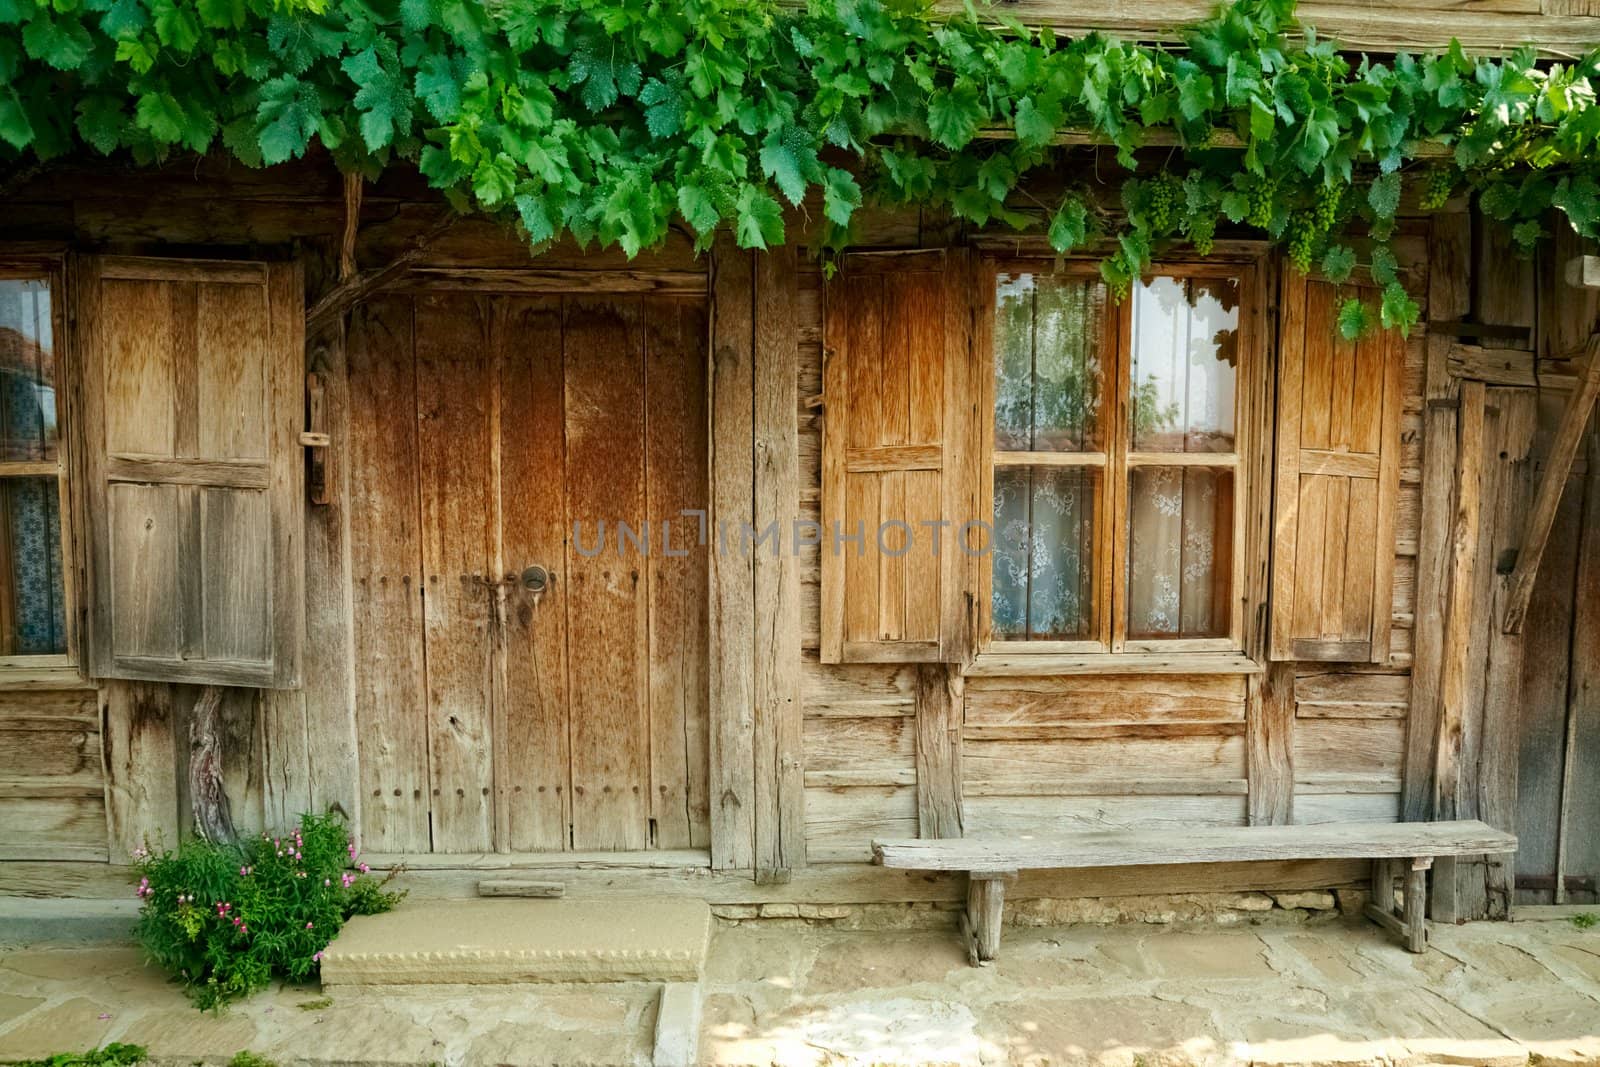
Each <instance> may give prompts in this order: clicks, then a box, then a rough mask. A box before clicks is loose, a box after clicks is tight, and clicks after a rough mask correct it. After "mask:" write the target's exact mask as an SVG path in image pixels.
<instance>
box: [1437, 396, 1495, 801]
mask: <svg viewBox="0 0 1600 1067" xmlns="http://www.w3.org/2000/svg"><path fill="white" fill-rule="evenodd" d="M1484 402H1485V396H1484V385H1483V383H1482V382H1464V383H1463V384H1462V386H1461V412H1460V423H1461V424H1460V437H1459V440H1458V443H1457V451H1456V506H1455V512H1454V521H1453V522H1452V523H1451V532H1450V556H1451V564H1452V565H1451V571H1450V593H1449V601H1448V610H1449V616H1448V619H1447V621H1446V623H1445V633H1444V649H1443V657H1442V669H1441V673H1440V678H1439V701H1440V706H1439V710H1440V714H1439V734H1438V737H1439V743H1438V749H1437V757H1436V760H1435V763H1434V777H1433V798H1434V800H1433V817H1434V818H1436V819H1445V820H1448V819H1453V818H1455V817H1456V796H1457V790H1458V788H1459V781H1458V776H1459V772H1460V763H1461V745H1462V721H1463V713H1464V710H1465V704H1466V698H1467V696H1466V689H1467V673H1468V669H1469V667H1468V663H1467V658H1468V652H1469V649H1470V645H1471V636H1472V626H1473V622H1474V618H1473V612H1472V601H1473V597H1472V590H1473V585H1474V577H1475V575H1476V567H1477V559H1478V540H1479V535H1480V531H1479V528H1478V524H1479V517H1480V508H1481V498H1480V496H1479V492H1480V486H1481V481H1482V466H1483V432H1484Z"/></svg>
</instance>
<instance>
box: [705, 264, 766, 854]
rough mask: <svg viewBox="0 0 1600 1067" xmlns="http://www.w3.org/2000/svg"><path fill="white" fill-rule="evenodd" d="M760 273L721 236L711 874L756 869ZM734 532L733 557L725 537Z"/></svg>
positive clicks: (714, 327)
mask: <svg viewBox="0 0 1600 1067" xmlns="http://www.w3.org/2000/svg"><path fill="white" fill-rule="evenodd" d="M754 270H755V265H754V262H753V257H752V256H751V254H750V253H748V252H744V251H740V250H739V249H738V248H737V247H736V246H735V245H734V242H733V240H732V237H731V235H727V234H724V235H720V236H719V238H718V241H717V244H716V246H715V247H714V249H713V251H712V259H711V517H710V518H711V540H712V546H711V605H710V608H711V623H710V633H711V650H712V652H711V685H710V692H711V744H710V760H711V772H710V773H711V865H712V867H713V868H715V869H717V870H727V869H730V868H750V867H754V866H755V817H756V816H755V764H754V760H755V750H754V734H755V709H754V701H755V693H754V687H755V651H754V635H753V633H752V630H753V625H752V623H753V621H754V597H755V585H754V571H753V563H752V561H751V560H750V558H749V557H748V556H747V555H744V554H742V553H740V552H739V551H738V549H737V538H738V533H739V529H740V525H739V524H740V523H750V522H751V521H752V520H753V518H754V511H753V507H754V504H753V500H752V496H751V482H752V477H753V471H754V464H755V457H754V441H753V437H752V426H753V417H754V415H753V409H752V404H753V398H754V388H755V378H754V349H755V333H754V322H753V320H752V315H753V314H754V309H753V303H754ZM724 530H729V531H731V532H732V536H733V537H734V538H735V539H736V540H735V548H734V550H733V551H731V552H730V551H727V550H725V549H724V548H723V546H722V541H721V536H720V535H721V533H722V532H723V531H724Z"/></svg>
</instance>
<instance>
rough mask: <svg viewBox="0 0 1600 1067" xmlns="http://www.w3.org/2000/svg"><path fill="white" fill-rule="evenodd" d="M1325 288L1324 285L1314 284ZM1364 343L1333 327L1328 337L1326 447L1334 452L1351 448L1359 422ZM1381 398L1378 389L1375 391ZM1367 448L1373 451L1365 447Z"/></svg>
mask: <svg viewBox="0 0 1600 1067" xmlns="http://www.w3.org/2000/svg"><path fill="white" fill-rule="evenodd" d="M1317 288H1318V289H1319V290H1324V291H1326V288H1327V287H1325V286H1320V285H1319V286H1317ZM1364 347H1366V346H1364V345H1362V344H1360V343H1358V342H1355V341H1348V340H1346V339H1345V338H1344V337H1343V335H1341V334H1339V333H1338V332H1337V331H1334V332H1333V335H1332V337H1330V338H1329V350H1330V351H1329V358H1328V369H1327V375H1328V437H1327V442H1328V443H1327V445H1326V447H1328V448H1331V449H1333V450H1335V451H1338V452H1343V451H1347V450H1351V449H1353V448H1354V443H1355V439H1356V435H1357V434H1358V433H1359V432H1360V430H1361V427H1360V424H1359V423H1357V422H1356V407H1357V405H1358V404H1359V403H1360V400H1359V395H1360V393H1361V392H1362V391H1363V390H1362V385H1363V383H1362V382H1361V380H1360V378H1359V375H1358V374H1357V363H1358V361H1359V358H1360V355H1361V349H1362V348H1364ZM1379 400H1380V402H1381V400H1382V393H1379ZM1369 451H1375V450H1371V449H1369Z"/></svg>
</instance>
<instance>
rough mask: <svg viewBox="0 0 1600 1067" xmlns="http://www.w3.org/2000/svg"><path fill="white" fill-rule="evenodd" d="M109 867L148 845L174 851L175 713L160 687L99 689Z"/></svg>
mask: <svg viewBox="0 0 1600 1067" xmlns="http://www.w3.org/2000/svg"><path fill="white" fill-rule="evenodd" d="M100 730H101V743H102V746H103V753H104V755H103V758H104V760H105V769H106V821H107V823H108V824H109V827H110V838H111V840H110V844H111V862H112V863H127V862H128V861H129V859H131V858H132V856H133V853H134V852H135V851H136V850H138V849H141V848H146V847H149V846H156V847H160V846H163V845H164V846H166V847H168V848H177V847H178V839H179V838H180V837H181V836H182V835H183V829H184V826H183V823H184V820H183V818H182V817H181V815H180V814H179V810H180V809H179V804H178V746H177V736H178V731H177V714H176V711H175V709H174V707H173V693H172V686H170V685H167V684H166V683H164V682H124V681H107V682H105V683H104V686H103V688H102V689H101V690H100Z"/></svg>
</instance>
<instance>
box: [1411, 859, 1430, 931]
mask: <svg viewBox="0 0 1600 1067" xmlns="http://www.w3.org/2000/svg"><path fill="white" fill-rule="evenodd" d="M1432 866H1433V857H1432V856H1421V857H1418V858H1417V859H1414V860H1412V861H1411V869H1410V870H1409V871H1407V872H1406V898H1405V909H1406V910H1405V924H1406V949H1407V950H1408V951H1410V952H1424V951H1426V950H1427V948H1428V918H1427V916H1428V868H1429V867H1432Z"/></svg>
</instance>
